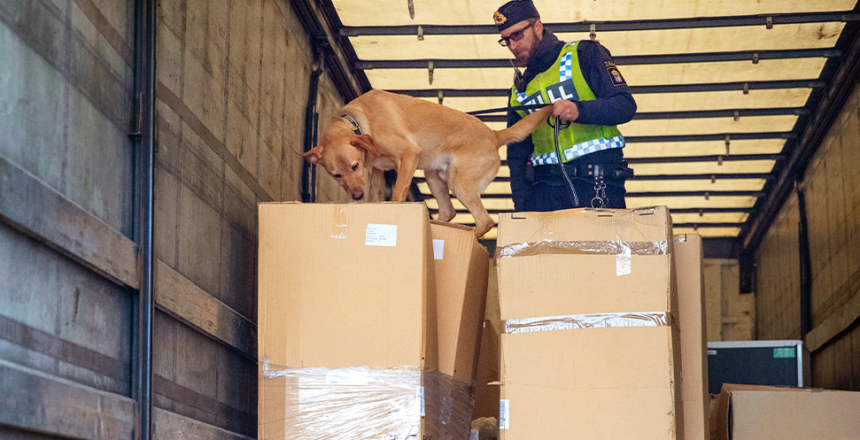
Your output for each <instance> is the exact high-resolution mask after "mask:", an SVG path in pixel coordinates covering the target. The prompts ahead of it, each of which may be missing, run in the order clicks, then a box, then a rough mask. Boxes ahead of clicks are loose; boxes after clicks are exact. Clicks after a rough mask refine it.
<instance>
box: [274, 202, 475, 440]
mask: <svg viewBox="0 0 860 440" xmlns="http://www.w3.org/2000/svg"><path fill="white" fill-rule="evenodd" d="M428 218H429V216H428V213H427V209H426V207H425V206H424V205H423V204H349V205H337V204H300V203H267V204H261V205H260V207H259V224H260V235H259V236H260V244H259V274H258V280H259V286H258V288H259V304H258V356H259V359H260V365H259V374H258V378H259V403H258V411H259V422H258V437H259V438H260V439H278V440H285V439H291V440H310V439H314V440H317V439H319V440H322V439H344V438H350V439H362V440H363V439H367V440H370V439H373V440H379V439H386V440H412V439H414V440H421V439H434V440H436V439H443V438H446V437H451V436H452V435H453V434H451V433H450V432H451V430H454V429H458V430H460V431H462V430H464V429H465V431H466V432H468V430H469V427H468V426H466V427H465V428H462V427H453V426H452V422H451V420H452V419H451V417H450V416H451V415H450V409H451V408H453V402H454V401H457V400H469V399H470V398H471V396H469V394H468V390H465V391H464V389H463V387H460V386H458V385H457V383H458V382H456V381H455V380H454V379H453V378H452V377H451V376H448V375H445V374H441V373H439V371H438V365H439V361H438V346H437V343H438V341H437V315H436V289H435V276H434V264H433V261H434V260H433V248H432V241H431V234H430V224H429V220H428ZM462 393H466V394H465V395H462ZM446 411H447V412H448V414H446ZM446 416H447V417H448V418H447V420H446Z"/></svg>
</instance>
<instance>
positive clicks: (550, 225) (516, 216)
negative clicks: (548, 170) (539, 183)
mask: <svg viewBox="0 0 860 440" xmlns="http://www.w3.org/2000/svg"><path fill="white" fill-rule="evenodd" d="M502 223H505V224H507V225H508V226H506V227H505V228H504V230H502V228H501V224H502ZM670 232H671V219H670V218H669V210H668V209H667V208H666V207H665V206H656V207H649V208H640V209H569V210H564V211H553V212H514V213H502V214H499V238H498V241H497V245H498V246H507V245H509V244H512V243H530V242H538V241H542V240H555V241H615V240H625V241H666V237H671V234H670Z"/></svg>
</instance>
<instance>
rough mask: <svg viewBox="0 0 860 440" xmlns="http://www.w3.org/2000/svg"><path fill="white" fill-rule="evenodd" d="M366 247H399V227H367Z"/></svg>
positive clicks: (370, 225) (371, 224) (371, 225)
mask: <svg viewBox="0 0 860 440" xmlns="http://www.w3.org/2000/svg"><path fill="white" fill-rule="evenodd" d="M364 244H365V246H388V247H394V246H397V225H375V224H373V223H370V224H368V225H367V233H366V234H365V235H364Z"/></svg>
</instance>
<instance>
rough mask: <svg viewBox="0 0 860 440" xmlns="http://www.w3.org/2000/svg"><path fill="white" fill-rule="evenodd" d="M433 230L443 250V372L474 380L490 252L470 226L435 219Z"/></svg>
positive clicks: (439, 295)
mask: <svg viewBox="0 0 860 440" xmlns="http://www.w3.org/2000/svg"><path fill="white" fill-rule="evenodd" d="M430 231H431V233H432V235H433V241H434V247H436V250H437V251H439V252H437V253H435V254H434V256H435V258H436V260H435V262H436V268H435V271H436V304H437V312H438V330H439V338H438V340H439V372H440V373H443V374H447V375H449V376H452V377H454V378H455V379H458V380H461V381H464V382H466V383H468V384H471V383H472V381H474V380H475V377H476V374H477V368H478V349H479V348H480V338H481V327H482V321H483V318H484V307H485V304H486V298H487V276H488V269H489V265H488V261H489V254H488V253H487V249H486V248H485V247H483V246H481V244H480V243H478V240H476V239H475V234H474V233H473V232H472V229H471V228H467V227H464V226H458V225H453V224H450V223H438V222H431V224H430ZM440 242H441V243H440Z"/></svg>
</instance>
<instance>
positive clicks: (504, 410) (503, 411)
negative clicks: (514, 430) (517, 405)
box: [499, 399, 511, 429]
mask: <svg viewBox="0 0 860 440" xmlns="http://www.w3.org/2000/svg"><path fill="white" fill-rule="evenodd" d="M500 402H501V405H500V406H499V429H508V426H509V425H510V410H511V401H510V400H508V399H504V400H501V401H500Z"/></svg>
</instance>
